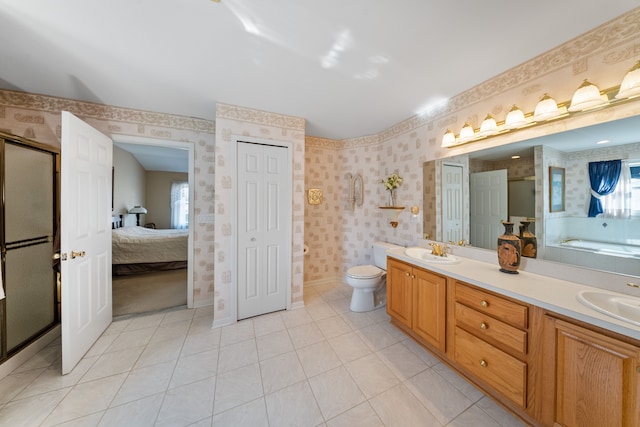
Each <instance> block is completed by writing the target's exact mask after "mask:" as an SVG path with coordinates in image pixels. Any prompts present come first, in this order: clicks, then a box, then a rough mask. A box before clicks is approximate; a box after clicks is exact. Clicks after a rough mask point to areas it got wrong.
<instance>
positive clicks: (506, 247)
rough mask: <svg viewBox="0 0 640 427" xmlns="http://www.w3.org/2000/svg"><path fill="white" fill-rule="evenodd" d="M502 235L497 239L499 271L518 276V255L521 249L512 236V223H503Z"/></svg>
mask: <svg viewBox="0 0 640 427" xmlns="http://www.w3.org/2000/svg"><path fill="white" fill-rule="evenodd" d="M502 224H503V225H504V234H503V235H502V236H500V237H498V264H500V271H502V272H503V273H509V274H518V268H519V267H520V255H521V254H522V247H521V245H520V239H519V238H518V236H516V235H514V234H513V223H512V222H503V223H502Z"/></svg>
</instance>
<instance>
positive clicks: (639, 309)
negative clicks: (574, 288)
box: [578, 291, 640, 326]
mask: <svg viewBox="0 0 640 427" xmlns="http://www.w3.org/2000/svg"><path fill="white" fill-rule="evenodd" d="M578 301H580V302H581V303H582V304H584V305H585V306H587V307H590V308H593V309H594V310H597V311H599V312H601V313H604V314H606V315H609V316H611V317H615V318H616V319H620V320H623V321H625V322H629V323H633V324H634V325H637V326H640V298H637V297H632V296H627V295H613V294H608V293H606V292H597V291H582V292H579V293H578Z"/></svg>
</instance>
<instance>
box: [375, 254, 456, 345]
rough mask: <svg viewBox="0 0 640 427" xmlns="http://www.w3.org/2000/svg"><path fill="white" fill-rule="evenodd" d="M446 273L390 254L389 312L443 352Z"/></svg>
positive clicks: (399, 322)
mask: <svg viewBox="0 0 640 427" xmlns="http://www.w3.org/2000/svg"><path fill="white" fill-rule="evenodd" d="M446 290H447V280H446V278H445V277H443V276H440V275H438V274H435V273H432V272H430V271H427V270H423V269H421V268H418V267H414V266H412V265H409V264H405V263H403V262H400V261H397V260H395V259H391V258H387V313H388V314H389V316H391V317H392V319H393V320H394V322H395V323H396V324H398V325H399V326H403V327H404V328H403V329H405V330H407V331H408V332H410V333H413V334H414V335H417V336H418V337H419V338H420V339H422V340H423V341H424V342H426V343H428V344H429V345H430V346H432V347H434V348H435V349H437V350H439V351H441V352H443V353H444V351H445V342H446V340H445V333H446V322H447V317H446V306H447V299H446Z"/></svg>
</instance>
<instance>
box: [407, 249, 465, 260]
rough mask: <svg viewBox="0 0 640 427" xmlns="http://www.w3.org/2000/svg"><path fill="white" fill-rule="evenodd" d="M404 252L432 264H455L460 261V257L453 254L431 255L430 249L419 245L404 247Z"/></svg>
mask: <svg viewBox="0 0 640 427" xmlns="http://www.w3.org/2000/svg"><path fill="white" fill-rule="evenodd" d="M404 253H405V255H407V256H409V257H411V258H415V259H417V260H420V261H426V262H430V263H433V264H456V263H458V262H460V258H458V257H457V256H455V255H447V256H446V257H443V256H437V255H431V249H427V248H421V247H419V246H415V247H411V248H406V249H405V250H404Z"/></svg>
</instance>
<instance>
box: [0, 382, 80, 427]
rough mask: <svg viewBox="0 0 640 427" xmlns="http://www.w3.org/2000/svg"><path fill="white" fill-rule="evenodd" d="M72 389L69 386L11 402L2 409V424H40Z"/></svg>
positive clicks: (14, 426)
mask: <svg viewBox="0 0 640 427" xmlns="http://www.w3.org/2000/svg"><path fill="white" fill-rule="evenodd" d="M70 391H71V388H70V387H69V388H65V389H61V390H56V391H51V392H49V393H43V394H39V395H37V396H32V397H27V398H25V399H20V400H15V401H13V402H9V403H8V404H6V405H5V406H4V407H3V408H2V409H0V425H2V426H12V427H22V426H24V427H32V426H39V425H40V424H41V423H42V422H43V421H44V420H45V419H46V418H47V416H48V415H49V414H50V413H51V412H52V411H54V410H55V409H56V407H57V406H58V404H59V403H60V402H61V401H62V400H63V399H64V398H65V396H66V395H67V394H68V393H69V392H70Z"/></svg>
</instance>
